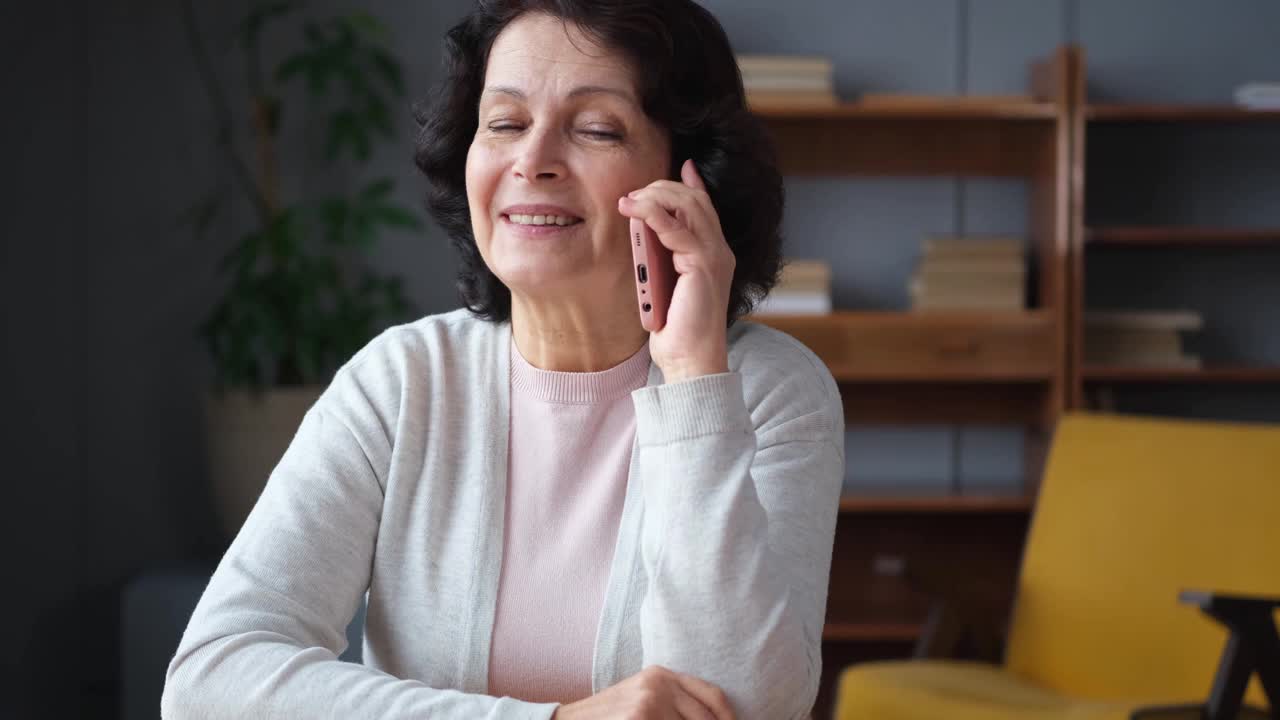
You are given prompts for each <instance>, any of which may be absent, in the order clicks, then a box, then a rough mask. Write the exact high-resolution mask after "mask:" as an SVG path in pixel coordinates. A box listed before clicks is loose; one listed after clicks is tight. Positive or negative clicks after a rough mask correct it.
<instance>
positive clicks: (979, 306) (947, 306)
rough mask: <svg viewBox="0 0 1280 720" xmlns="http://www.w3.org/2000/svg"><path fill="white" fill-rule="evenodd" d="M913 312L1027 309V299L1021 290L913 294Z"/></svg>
mask: <svg viewBox="0 0 1280 720" xmlns="http://www.w3.org/2000/svg"><path fill="white" fill-rule="evenodd" d="M911 309H912V310H984V311H985V310H1009V311H1021V310H1025V309H1026V301H1025V297H1024V295H1023V293H1022V291H1021V290H1019V291H1018V292H1016V293H1013V292H1002V293H1001V292H993V293H982V294H978V293H972V294H965V293H946V292H931V293H918V294H916V293H913V294H912V296H911Z"/></svg>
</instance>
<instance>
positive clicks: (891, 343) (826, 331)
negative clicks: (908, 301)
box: [749, 310, 1054, 383]
mask: <svg viewBox="0 0 1280 720" xmlns="http://www.w3.org/2000/svg"><path fill="white" fill-rule="evenodd" d="M749 319H750V320H753V321H755V322H758V323H761V324H764V325H768V326H770V327H773V328H776V329H778V330H781V331H782V332H785V333H787V334H788V335H791V336H792V337H795V338H796V339H797V340H799V341H800V342H802V343H804V344H805V345H807V346H808V347H809V348H810V349H811V350H813V352H814V353H815V354H816V355H817V356H818V357H819V358H821V359H822V361H823V362H824V363H825V364H826V365H827V368H828V369H829V370H830V371H831V374H832V376H833V377H834V378H835V379H836V380H837V381H838V382H848V383H901V382H920V383H952V382H973V383H1010V382H1012V383H1041V382H1045V381H1048V380H1050V379H1051V378H1052V377H1053V373H1054V358H1053V356H1052V355H1051V342H1050V338H1051V333H1052V332H1053V318H1052V317H1051V316H1050V315H1049V314H1048V313H1047V312H1044V311H1042V310H1024V311H1008V312H976V311H964V312H961V311H955V312H944V311H927V312H881V311H874V312H856V311H841V312H834V313H831V314H829V315H764V316H752V317H750V318H749Z"/></svg>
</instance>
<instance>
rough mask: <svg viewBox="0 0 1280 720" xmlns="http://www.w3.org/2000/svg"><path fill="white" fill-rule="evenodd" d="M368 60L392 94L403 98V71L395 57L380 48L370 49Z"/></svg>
mask: <svg viewBox="0 0 1280 720" xmlns="http://www.w3.org/2000/svg"><path fill="white" fill-rule="evenodd" d="M369 60H370V62H371V63H372V64H373V69H374V70H376V71H377V73H378V74H379V75H381V76H382V79H383V81H384V82H386V83H387V85H388V86H389V87H390V88H391V90H392V92H394V93H395V95H396V96H397V97H400V96H403V95H404V93H405V86H404V69H403V68H402V67H401V66H400V63H399V62H398V61H397V60H396V59H395V56H393V55H392V54H391V53H389V52H387V51H386V50H383V49H382V48H370V49H369Z"/></svg>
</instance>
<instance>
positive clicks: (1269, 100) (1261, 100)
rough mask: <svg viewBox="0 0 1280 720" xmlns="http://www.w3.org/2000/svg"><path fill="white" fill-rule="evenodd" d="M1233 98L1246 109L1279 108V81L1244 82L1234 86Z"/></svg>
mask: <svg viewBox="0 0 1280 720" xmlns="http://www.w3.org/2000/svg"><path fill="white" fill-rule="evenodd" d="M1235 99H1236V104H1237V105H1239V106H1240V107H1242V108H1245V109H1248V110H1280V82H1254V83H1245V84H1244V85H1241V86H1240V87H1237V88H1236V91H1235Z"/></svg>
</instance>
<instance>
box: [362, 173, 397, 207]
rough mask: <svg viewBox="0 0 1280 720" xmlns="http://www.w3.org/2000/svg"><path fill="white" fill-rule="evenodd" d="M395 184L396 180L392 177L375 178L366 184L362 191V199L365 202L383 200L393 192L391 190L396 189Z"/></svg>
mask: <svg viewBox="0 0 1280 720" xmlns="http://www.w3.org/2000/svg"><path fill="white" fill-rule="evenodd" d="M395 186H396V181H395V180H392V179H391V178H380V179H378V180H374V181H373V182H371V183H369V184H368V185H365V186H364V189H363V190H361V191H360V199H361V200H363V201H365V202H370V201H374V200H382V199H384V198H386V197H387V196H388V195H390V194H391V191H392V190H393V189H395Z"/></svg>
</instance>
